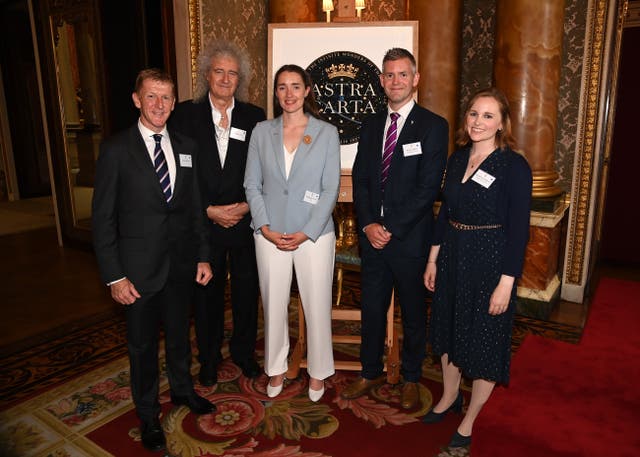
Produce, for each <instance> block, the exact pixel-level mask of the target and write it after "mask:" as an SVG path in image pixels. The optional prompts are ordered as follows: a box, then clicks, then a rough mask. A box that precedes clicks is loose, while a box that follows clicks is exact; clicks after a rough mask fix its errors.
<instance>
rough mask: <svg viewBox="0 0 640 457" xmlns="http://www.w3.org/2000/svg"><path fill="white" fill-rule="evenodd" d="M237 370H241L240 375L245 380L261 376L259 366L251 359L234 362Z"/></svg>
mask: <svg viewBox="0 0 640 457" xmlns="http://www.w3.org/2000/svg"><path fill="white" fill-rule="evenodd" d="M234 363H235V364H236V365H237V366H238V368H240V369H241V370H242V374H243V375H245V376H246V377H247V378H257V377H258V376H260V375H261V374H262V370H261V369H260V365H258V362H256V361H255V360H254V359H253V358H248V359H244V360H242V361H239V362H234Z"/></svg>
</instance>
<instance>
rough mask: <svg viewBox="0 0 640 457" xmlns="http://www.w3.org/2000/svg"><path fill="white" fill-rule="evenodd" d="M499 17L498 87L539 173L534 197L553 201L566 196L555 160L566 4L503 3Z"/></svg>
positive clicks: (557, 0)
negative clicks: (505, 97) (557, 184)
mask: <svg viewBox="0 0 640 457" xmlns="http://www.w3.org/2000/svg"><path fill="white" fill-rule="evenodd" d="M496 14H497V21H496V41H495V48H496V58H495V61H494V78H495V84H496V86H497V87H499V88H500V89H502V90H503V91H504V92H505V94H506V95H507V98H508V99H509V103H510V104H511V113H512V130H513V135H514V136H515V138H516V140H517V141H518V145H519V147H520V150H521V151H522V152H523V153H524V155H525V156H526V157H527V160H528V161H529V165H531V169H532V171H533V197H541V198H549V197H551V198H553V197H556V196H558V195H560V194H561V192H562V191H561V189H560V188H559V187H558V186H556V185H555V181H556V180H557V179H558V173H557V172H556V171H555V162H554V159H555V147H556V121H557V117H558V99H559V83H560V69H561V64H562V37H563V25H564V0H498V4H497V10H496ZM553 209H555V208H553ZM553 209H551V210H553Z"/></svg>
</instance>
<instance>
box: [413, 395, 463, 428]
mask: <svg viewBox="0 0 640 457" xmlns="http://www.w3.org/2000/svg"><path fill="white" fill-rule="evenodd" d="M463 402H464V398H463V397H462V392H458V396H457V397H456V399H455V401H454V402H453V403H452V404H451V406H449V407H448V408H447V409H445V410H444V411H443V412H441V413H436V412H434V411H433V408H431V410H430V411H429V412H428V413H427V414H426V415H425V416H424V417H423V418H422V422H424V423H425V424H436V423H438V422H441V421H442V420H443V419H444V416H446V415H447V413H448V412H449V411H453V412H455V413H458V414H460V413H461V412H462V404H463Z"/></svg>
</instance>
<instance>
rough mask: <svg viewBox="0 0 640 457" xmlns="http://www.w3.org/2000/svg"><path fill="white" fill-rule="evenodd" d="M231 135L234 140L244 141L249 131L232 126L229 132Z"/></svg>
mask: <svg viewBox="0 0 640 457" xmlns="http://www.w3.org/2000/svg"><path fill="white" fill-rule="evenodd" d="M229 136H230V137H231V138H233V139H234V140H240V141H244V140H245V138H246V137H247V131H246V130H242V129H237V128H235V127H231V132H229Z"/></svg>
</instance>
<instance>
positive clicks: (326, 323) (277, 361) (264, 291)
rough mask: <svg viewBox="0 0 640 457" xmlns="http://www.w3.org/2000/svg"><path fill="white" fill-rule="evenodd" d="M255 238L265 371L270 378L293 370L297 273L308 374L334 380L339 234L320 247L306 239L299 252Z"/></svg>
mask: <svg viewBox="0 0 640 457" xmlns="http://www.w3.org/2000/svg"><path fill="white" fill-rule="evenodd" d="M254 239H255V244H256V260H257V263H258V276H259V278H260V294H261V296H262V306H263V311H264V327H265V332H264V333H265V356H264V369H265V372H266V373H267V375H269V376H276V375H279V374H282V373H285V372H286V371H287V369H288V365H287V356H288V355H289V313H288V306H289V301H290V299H291V280H292V277H293V269H294V268H295V272H296V280H297V283H298V289H299V290H300V297H301V299H302V308H303V309H304V315H305V320H306V324H307V365H308V366H307V372H308V373H309V376H311V377H312V378H315V379H325V378H327V377H329V376H331V375H333V374H334V373H335V369H334V366H333V345H332V343H331V302H332V296H331V286H332V284H333V267H334V262H335V250H336V237H335V234H333V233H327V234H325V235H322V236H320V237H319V238H318V239H317V240H316V242H315V243H314V242H312V241H311V240H307V241H305V242H304V243H302V244H301V245H300V246H299V247H298V249H296V250H295V251H281V250H279V249H278V248H276V246H275V245H274V244H273V243H271V242H270V241H269V240H267V239H266V238H265V237H263V236H262V234H260V233H256V234H255V235H254Z"/></svg>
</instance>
